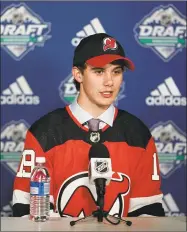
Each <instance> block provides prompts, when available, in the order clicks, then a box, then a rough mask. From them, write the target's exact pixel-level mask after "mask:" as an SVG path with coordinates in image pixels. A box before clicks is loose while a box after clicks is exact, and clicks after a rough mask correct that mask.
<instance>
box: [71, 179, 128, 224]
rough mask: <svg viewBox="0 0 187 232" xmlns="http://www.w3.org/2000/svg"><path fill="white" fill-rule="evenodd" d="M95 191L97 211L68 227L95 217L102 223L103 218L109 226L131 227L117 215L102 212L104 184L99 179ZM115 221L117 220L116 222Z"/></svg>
mask: <svg viewBox="0 0 187 232" xmlns="http://www.w3.org/2000/svg"><path fill="white" fill-rule="evenodd" d="M96 191H97V196H98V197H97V202H96V204H97V210H96V211H93V212H92V214H91V215H89V216H87V217H83V218H80V219H78V220H75V221H70V225H71V226H74V225H75V224H76V223H77V222H79V221H82V220H85V219H87V218H89V217H97V221H98V222H103V218H105V219H106V220H107V221H108V222H109V223H110V224H112V225H118V224H119V223H120V222H125V224H126V225H127V226H131V224H132V222H131V221H127V220H125V219H122V218H121V217H120V216H119V214H118V213H116V214H114V215H109V214H108V212H106V211H104V210H103V208H104V195H105V182H103V181H101V179H100V178H99V179H97V184H96ZM108 217H112V218H113V219H115V221H111V220H110V219H109V218H108ZM116 219H117V220H116Z"/></svg>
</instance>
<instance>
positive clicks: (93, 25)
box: [71, 18, 106, 47]
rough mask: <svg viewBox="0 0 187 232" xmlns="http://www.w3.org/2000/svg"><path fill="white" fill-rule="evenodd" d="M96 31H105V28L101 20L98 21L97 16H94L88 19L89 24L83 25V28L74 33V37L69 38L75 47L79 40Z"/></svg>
mask: <svg viewBox="0 0 187 232" xmlns="http://www.w3.org/2000/svg"><path fill="white" fill-rule="evenodd" d="M96 33H106V32H105V29H104V28H103V26H102V24H101V22H100V21H99V19H98V18H94V19H92V20H91V21H90V24H87V25H86V26H84V27H83V30H81V31H79V32H77V33H76V36H77V37H75V38H73V39H72V40H71V44H72V45H73V46H75V47H77V45H78V44H79V43H80V41H81V40H82V39H83V38H85V37H87V36H89V35H93V34H96Z"/></svg>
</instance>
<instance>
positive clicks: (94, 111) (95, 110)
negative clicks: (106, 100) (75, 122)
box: [77, 95, 109, 118]
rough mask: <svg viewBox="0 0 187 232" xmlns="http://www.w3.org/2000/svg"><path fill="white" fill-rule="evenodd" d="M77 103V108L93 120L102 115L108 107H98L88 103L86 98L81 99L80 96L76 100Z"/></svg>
mask: <svg viewBox="0 0 187 232" xmlns="http://www.w3.org/2000/svg"><path fill="white" fill-rule="evenodd" d="M77 103H78V104H79V106H80V107H81V108H82V109H84V110H85V111H87V112H88V113H89V114H90V115H92V116H93V118H97V117H99V116H100V115H101V114H102V113H104V112H105V111H106V110H107V109H108V108H109V106H98V105H96V104H94V103H92V102H90V101H89V100H88V99H87V98H85V97H82V96H81V95H79V96H78V98H77Z"/></svg>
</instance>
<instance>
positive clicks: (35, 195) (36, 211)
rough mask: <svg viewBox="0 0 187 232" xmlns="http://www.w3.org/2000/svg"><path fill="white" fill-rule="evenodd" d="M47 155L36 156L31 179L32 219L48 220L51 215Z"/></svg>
mask: <svg viewBox="0 0 187 232" xmlns="http://www.w3.org/2000/svg"><path fill="white" fill-rule="evenodd" d="M44 164H45V157H36V166H35V168H34V169H33V171H32V173H31V179H30V219H31V220H33V221H36V222H37V221H46V220H48V219H49V216H50V177H49V172H48V170H47V168H46V167H45V166H44Z"/></svg>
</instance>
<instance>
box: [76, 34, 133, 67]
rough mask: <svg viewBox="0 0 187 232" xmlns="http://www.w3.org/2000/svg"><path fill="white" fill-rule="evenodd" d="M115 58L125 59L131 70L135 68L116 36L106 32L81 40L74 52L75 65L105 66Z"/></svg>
mask: <svg viewBox="0 0 187 232" xmlns="http://www.w3.org/2000/svg"><path fill="white" fill-rule="evenodd" d="M115 60H123V61H124V65H125V66H126V67H127V68H128V69H130V70H134V68H135V66H134V63H133V62H132V61H131V60H130V59H129V58H127V57H126V56H125V52H124V50H123V47H122V46H121V44H120V43H119V42H118V41H117V40H116V39H115V38H113V37H112V36H110V35H107V34H105V33H97V34H94V35H90V36H88V37H86V38H84V39H82V40H81V42H80V43H79V45H78V46H77V47H76V49H75V52H74V58H73V66H79V65H83V64H85V63H87V64H89V65H91V66H93V67H103V66H105V65H106V64H109V63H111V62H112V61H115Z"/></svg>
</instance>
